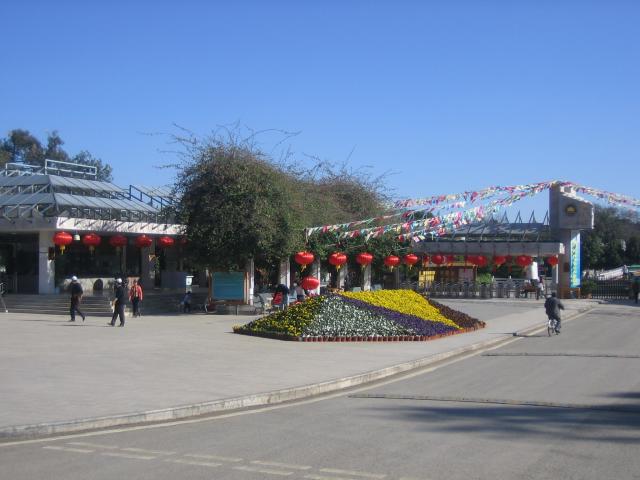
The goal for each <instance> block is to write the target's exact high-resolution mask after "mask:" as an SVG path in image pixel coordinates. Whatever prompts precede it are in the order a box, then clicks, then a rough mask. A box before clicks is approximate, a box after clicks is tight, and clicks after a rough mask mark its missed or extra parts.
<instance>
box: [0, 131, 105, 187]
mask: <svg viewBox="0 0 640 480" xmlns="http://www.w3.org/2000/svg"><path fill="white" fill-rule="evenodd" d="M63 145H64V141H63V140H62V138H61V137H60V135H59V134H58V132H57V131H53V132H51V133H49V134H48V136H47V140H46V142H45V143H42V142H40V140H38V139H37V138H36V137H35V136H34V135H32V134H31V133H30V132H29V131H28V130H23V129H14V130H11V131H10V132H9V133H8V134H7V136H6V137H4V138H0V167H4V165H5V164H7V163H9V162H11V163H21V164H26V165H33V166H41V167H44V163H45V160H58V161H62V162H72V163H80V164H82V165H90V166H93V167H96V168H97V179H98V180H102V181H111V180H112V169H111V166H110V165H108V164H106V163H103V162H102V160H100V159H99V158H96V157H94V156H93V155H92V154H91V153H90V152H88V151H87V150H81V151H80V152H78V153H76V154H74V155H71V154H69V153H67V152H66V151H65V150H64V149H63V148H62V146H63Z"/></svg>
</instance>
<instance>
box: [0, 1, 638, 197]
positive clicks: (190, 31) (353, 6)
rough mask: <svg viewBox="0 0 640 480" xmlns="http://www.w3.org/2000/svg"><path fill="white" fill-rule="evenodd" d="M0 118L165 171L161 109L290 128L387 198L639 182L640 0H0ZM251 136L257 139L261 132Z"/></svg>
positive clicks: (152, 171)
mask: <svg viewBox="0 0 640 480" xmlns="http://www.w3.org/2000/svg"><path fill="white" fill-rule="evenodd" d="M0 13H1V16H2V18H3V21H2V28H1V29H0V40H1V42H2V45H3V48H2V53H1V54H0V55H1V58H2V75H0V96H1V97H0V100H1V108H0V132H1V133H2V134H3V135H4V134H6V133H7V131H8V130H10V129H12V128H25V129H28V130H30V131H31V132H32V133H34V134H36V135H37V136H38V137H40V138H44V137H46V132H47V131H50V130H58V131H59V132H60V134H61V136H62V137H63V138H64V139H65V140H66V142H67V144H66V148H67V150H68V151H70V152H71V153H75V152H77V151H78V150H80V149H87V150H89V151H90V152H92V153H93V154H94V155H96V156H98V157H100V158H102V159H103V160H104V161H106V162H108V163H110V164H111V165H112V166H113V167H114V170H115V175H114V176H115V181H116V183H118V184H121V185H128V184H129V183H144V184H166V183H170V182H171V180H172V174H171V172H170V171H167V170H159V169H156V168H154V166H158V165H161V164H165V163H169V162H171V161H172V156H171V154H167V153H162V151H164V150H167V149H171V146H170V145H167V137H165V136H163V135H147V133H151V132H172V131H173V132H175V129H173V127H172V125H173V124H179V125H181V126H184V127H186V128H188V129H190V130H192V131H194V132H196V133H198V134H206V133H207V132H209V131H211V130H212V129H214V128H216V126H218V125H221V124H229V123H232V122H236V121H239V122H241V123H242V124H244V125H248V126H249V127H251V128H253V129H256V130H261V129H270V128H275V129H283V130H288V131H300V132H301V133H300V134H299V135H298V136H297V137H295V138H293V139H291V140H290V142H289V144H290V147H291V149H292V150H293V151H294V152H296V154H297V155H298V156H299V157H300V158H302V156H303V154H310V155H315V156H318V157H320V158H323V159H327V160H333V161H335V162H341V161H344V160H345V159H346V158H347V157H349V154H350V152H352V154H351V156H350V164H351V166H353V167H355V168H358V167H364V166H368V167H370V171H371V172H372V173H374V174H381V173H383V172H387V171H392V172H394V174H393V175H391V176H389V178H388V183H389V185H390V186H391V187H392V188H393V189H394V191H395V194H396V196H398V197H421V196H429V195H432V194H444V193H454V192H458V191H464V190H475V189H480V188H483V187H486V186H489V185H512V184H520V183H529V182H536V181H544V180H551V179H564V180H571V181H574V182H577V183H582V184H585V185H589V186H593V187H596V188H600V189H604V190H609V191H614V192H619V193H623V194H627V195H631V196H634V197H636V198H638V197H640V186H639V185H640V182H639V177H640V167H639V162H640V155H639V152H640V148H639V147H640V88H639V85H640V58H639V57H640V37H639V36H638V25H640V2H636V1H630V0H629V1H620V0H618V1H616V0H611V1H604V0H603V1H598V2H595V1H585V0H581V1H571V0H566V1H559V0H556V1H545V0H536V1H528V2H527V1H517V0H504V1H490V0H487V1H475V0H474V1H447V2H445V1H438V2H435V1H422V2H420V1H395V2H391V1H387V2H382V1H380V2H375V1H348V0H346V1H322V2H320V1H317V2H311V1H241V0H239V1H235V2H222V1H217V2H216V1H210V2H206V1H204V0H203V1H189V0H186V1H181V2H177V1H174V2H168V1H153V2H151V1H137V2H134V1H129V2H124V1H110V2H86V1H83V2H79V1H78V2H71V1H57V2H44V1H42V2H35V1H29V0H23V1H21V2H17V1H10V2H4V3H3V6H2V7H1V10H0ZM270 141H271V139H269V138H268V137H267V138H265V139H264V142H265V148H267V149H268V148H270V145H269V142H270Z"/></svg>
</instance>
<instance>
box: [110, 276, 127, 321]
mask: <svg viewBox="0 0 640 480" xmlns="http://www.w3.org/2000/svg"><path fill="white" fill-rule="evenodd" d="M115 295H116V298H115V300H114V303H113V316H112V317H111V322H110V323H109V325H111V326H112V327H115V325H116V318H117V317H118V316H119V317H120V325H118V326H119V327H124V302H125V293H124V285H123V284H122V279H121V278H118V279H117V280H116V291H115Z"/></svg>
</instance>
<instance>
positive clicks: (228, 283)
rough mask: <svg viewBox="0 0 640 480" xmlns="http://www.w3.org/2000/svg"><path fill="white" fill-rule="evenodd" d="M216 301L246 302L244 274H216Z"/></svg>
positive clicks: (214, 287)
mask: <svg viewBox="0 0 640 480" xmlns="http://www.w3.org/2000/svg"><path fill="white" fill-rule="evenodd" d="M213 298H214V299H215V300H244V272H214V273H213Z"/></svg>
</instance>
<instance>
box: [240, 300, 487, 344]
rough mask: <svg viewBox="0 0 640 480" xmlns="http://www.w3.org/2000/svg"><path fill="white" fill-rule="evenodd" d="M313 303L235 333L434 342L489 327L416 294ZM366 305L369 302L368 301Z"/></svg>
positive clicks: (302, 304)
mask: <svg viewBox="0 0 640 480" xmlns="http://www.w3.org/2000/svg"><path fill="white" fill-rule="evenodd" d="M363 293H367V294H368V295H361V294H360V295H359V294H354V293H349V294H340V295H328V296H320V297H312V298H309V299H307V300H306V301H304V302H301V303H298V304H295V305H292V306H290V307H289V308H288V309H287V310H285V311H283V312H276V313H273V314H271V315H268V316H265V317H262V318H259V319H257V320H254V321H253V322H249V323H247V324H246V325H242V326H235V327H234V328H233V331H234V332H235V333H241V334H246V335H255V336H262V337H268V338H277V339H282V340H300V341H314V342H315V341H400V340H403V341H408V340H411V341H416V340H432V339H434V338H440V337H443V336H447V335H453V334H456V333H463V332H467V331H471V330H475V329H477V328H482V327H484V323H483V322H479V321H478V320H476V319H473V318H471V317H469V316H468V315H466V314H463V313H461V312H458V311H456V310H453V309H451V308H449V307H446V306H444V305H441V304H438V303H435V302H431V301H428V300H427V299H426V298H424V297H421V296H420V295H418V294H417V293H415V292H413V291H411V290H393V291H389V290H382V291H378V292H363ZM365 299H366V300H365Z"/></svg>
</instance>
